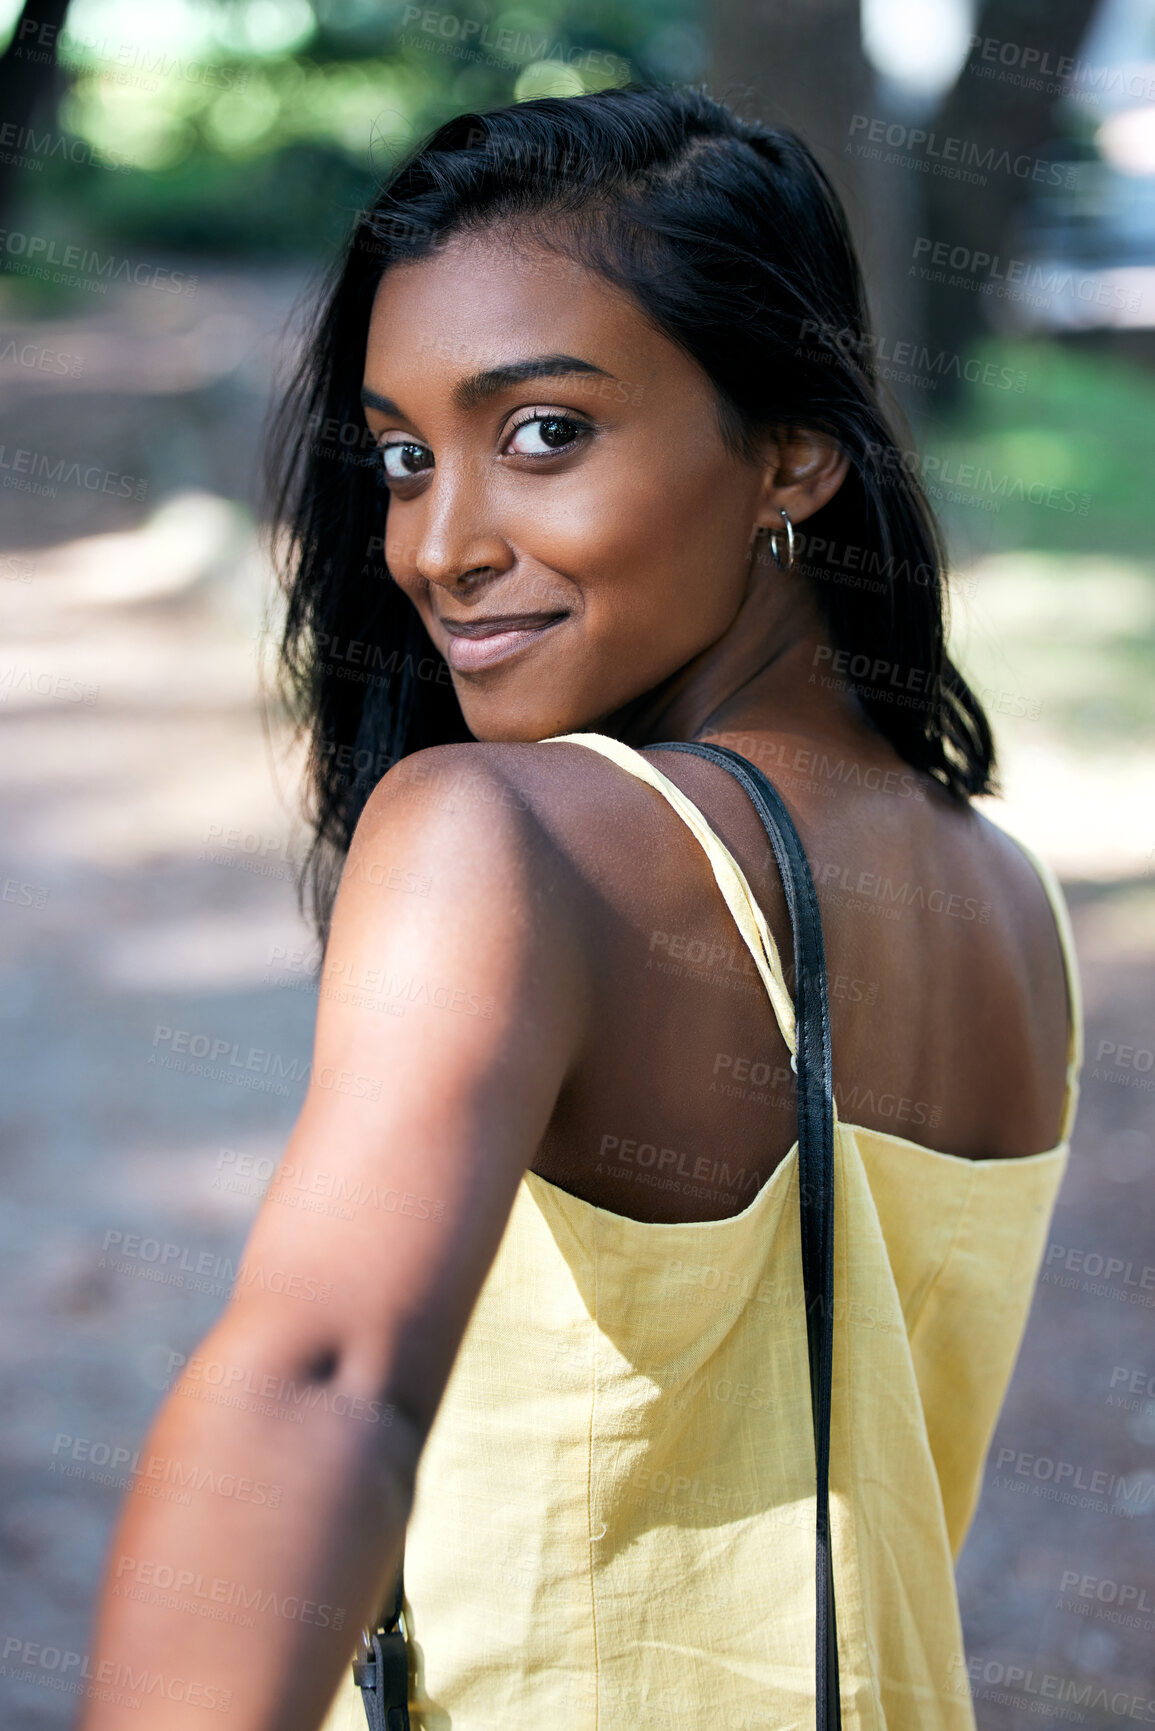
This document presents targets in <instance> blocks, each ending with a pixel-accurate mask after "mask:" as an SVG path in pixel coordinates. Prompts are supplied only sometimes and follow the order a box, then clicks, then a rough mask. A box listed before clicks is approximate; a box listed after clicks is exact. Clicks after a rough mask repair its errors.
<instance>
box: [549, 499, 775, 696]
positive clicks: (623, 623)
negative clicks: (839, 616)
mask: <svg viewBox="0 0 1155 1731" xmlns="http://www.w3.org/2000/svg"><path fill="white" fill-rule="evenodd" d="M631 472H632V473H635V474H636V473H638V470H637V469H633V470H632V471H631ZM733 495H734V488H733V483H732V482H731V483H730V485H729V486H727V485H726V479H725V478H723V477H720V476H717V475H716V474H714V473H713V472H712V471H709V470H707V471H706V472H705V473H703V474H700V475H697V476H695V477H694V478H693V479H691V481H689V482H687V481H686V480H685V478H684V477H683V476H682V475H681V473H680V471H679V473H678V474H676V475H674V476H669V477H667V476H663V475H649V476H647V477H646V484H645V485H641V486H639V485H636V484H635V485H633V486H628V485H627V486H622V487H612V488H606V489H605V490H604V491H602V492H601V493H600V494H599V495H598V496H597V497H596V498H595V500H594V501H592V502H591V501H586V500H582V501H580V503H579V502H578V501H576V500H575V501H574V508H573V511H572V514H567V517H566V519H565V520H564V521H560V522H558V523H557V524H556V525H555V531H554V534H553V536H552V537H551V539H552V541H553V543H554V545H553V547H552V549H550V550H547V549H546V548H545V547H543V549H542V552H543V554H544V555H545V557H546V558H547V560H548V562H549V563H550V564H553V565H554V566H555V568H557V569H562V570H568V571H570V572H572V573H573V574H574V576H575V577H576V578H577V580H578V582H579V583H580V585H581V588H582V591H583V600H584V605H585V611H586V616H587V627H588V630H589V632H590V633H591V635H594V636H596V637H598V638H599V640H600V650H601V652H608V653H611V654H613V655H614V656H615V657H621V656H630V655H635V654H637V653H638V651H639V648H641V649H642V650H643V651H644V652H645V654H646V658H647V662H648V661H649V660H650V659H651V657H655V656H656V657H658V658H662V659H668V656H669V655H670V654H676V653H679V652H681V651H684V652H685V658H688V657H689V656H690V655H692V654H694V653H696V652H697V651H698V650H699V649H700V648H703V647H705V645H706V644H707V643H708V642H710V641H712V639H713V638H714V637H716V636H718V635H720V634H721V632H722V631H723V630H724V629H725V627H726V626H727V625H728V624H729V622H730V620H731V619H732V618H733V616H734V614H735V612H736V611H737V609H738V606H739V604H740V602H741V599H742V595H743V593H744V590H745V582H746V571H747V566H748V559H747V558H746V557H745V552H746V543H745V541H744V539H743V528H742V525H743V520H744V519H743V515H742V504H743V501H742V500H741V499H739V498H735V497H734V496H733ZM674 665H677V663H676V662H675V663H674Z"/></svg>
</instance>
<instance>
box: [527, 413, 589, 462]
mask: <svg viewBox="0 0 1155 1731" xmlns="http://www.w3.org/2000/svg"><path fill="white" fill-rule="evenodd" d="M588 431H589V428H588V427H587V426H585V425H584V423H583V422H581V421H575V420H574V419H573V418H572V417H571V416H569V415H534V416H533V417H532V418H531V419H529V420H525V421H520V422H519V423H518V425H517V426H516V427H515V428H514V431H513V435H512V437H511V439H510V443H509V449H510V450H511V451H512V452H513V454H514V456H517V457H545V456H549V455H550V454H551V453H552V452H554V451H563V450H565V449H566V447H567V446H568V445H573V444H576V443H577V441H578V439H579V438H580V437H581V435H582V434H583V433H587V432H588ZM522 434H525V435H526V443H523V444H522V445H521V448H520V449H519V448H518V446H517V444H516V442H515V441H518V440H520V439H521V437H522ZM535 447H536V448H535Z"/></svg>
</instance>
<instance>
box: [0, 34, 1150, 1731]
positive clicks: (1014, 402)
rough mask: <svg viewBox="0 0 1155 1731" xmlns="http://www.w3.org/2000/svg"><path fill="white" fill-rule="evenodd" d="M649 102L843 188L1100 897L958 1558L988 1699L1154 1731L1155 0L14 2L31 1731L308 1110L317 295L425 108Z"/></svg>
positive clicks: (977, 658) (0, 461)
mask: <svg viewBox="0 0 1155 1731" xmlns="http://www.w3.org/2000/svg"><path fill="white" fill-rule="evenodd" d="M5 44H6V46H4V45H5ZM632 78H634V79H636V78H640V79H649V80H653V79H656V80H662V81H677V82H704V83H705V84H706V85H707V87H708V88H709V89H710V90H711V91H712V92H713V93H714V94H716V95H718V96H721V97H723V98H724V99H726V100H728V101H730V102H731V103H732V104H733V105H734V106H735V107H737V108H738V109H739V111H740V112H743V113H746V114H749V115H752V116H753V115H758V116H761V117H763V118H766V119H768V120H771V121H778V122H783V121H784V122H787V123H790V124H794V125H796V126H797V127H798V128H799V130H800V131H802V132H803V134H804V136H805V137H806V138H807V139H808V140H809V141H810V142H811V144H812V145H814V147H815V148H816V149H817V150H818V152H819V155H820V157H821V158H822V160H823V162H824V163H825V164H826V166H827V168H828V170H829V172H830V173H831V174H832V176H833V177H834V179H835V180H836V182H837V183H838V184H839V186H840V187H841V189H842V190H843V192H844V194H845V196H846V198H847V200H848V202H849V206H850V210H851V214H852V219H853V222H854V226H855V229H856V233H857V235H858V239H859V243H860V246H861V249H862V252H863V255H864V259H865V262H866V269H867V277H868V281H869V284H870V287H871V294H872V300H873V303H874V311H875V318H876V331H877V334H876V337H875V346H876V350H877V356H878V363H879V366H880V369H881V371H882V373H883V375H884V377H885V378H886V380H887V383H888V385H889V387H890V389H891V390H892V392H893V394H894V397H895V399H896V401H897V404H898V406H899V407H900V409H901V411H902V413H903V414H904V415H905V417H906V418H907V421H908V424H909V426H910V429H911V437H912V440H913V441H914V442H916V443H917V446H918V448H919V450H920V451H921V453H922V457H921V462H922V465H923V472H924V474H925V476H926V479H927V482H928V485H929V487H930V490H931V494H932V497H933V499H934V502H935V504H936V505H937V507H938V509H939V511H940V513H941V515H942V517H943V520H944V522H945V524H946V527H947V531H948V535H949V541H950V547H951V554H952V565H953V574H954V575H953V593H954V598H953V606H952V634H953V638H954V643H955V653H956V657H957V658H958V659H959V660H961V662H962V664H963V666H964V668H965V669H966V670H967V672H968V674H969V676H970V677H971V679H972V682H973V683H975V684H976V685H977V686H978V688H979V689H980V690H981V691H982V693H983V695H984V697H985V699H986V702H987V705H988V707H989V709H990V711H991V713H992V716H993V718H994V720H995V723H996V726H997V728H998V737H999V742H1000V746H1001V753H1002V760H1003V780H1004V785H1005V798H1003V799H1002V800H1000V801H997V802H992V804H991V811H992V815H993V816H995V817H996V819H997V821H999V822H1001V823H1003V824H1004V825H1005V826H1006V827H1007V828H1009V829H1011V830H1013V831H1014V832H1015V833H1017V834H1019V835H1021V836H1023V837H1024V839H1026V840H1027V841H1028V842H1029V843H1030V844H1031V845H1033V846H1034V847H1035V848H1036V849H1037V850H1039V851H1040V852H1041V853H1043V854H1044V855H1045V856H1046V857H1047V859H1048V860H1050V862H1051V863H1052V864H1053V865H1054V866H1055V867H1056V868H1057V870H1058V871H1059V873H1060V875H1061V876H1062V878H1063V880H1064V884H1065V887H1066V891H1067V894H1068V898H1069V902H1070V906H1071V909H1072V915H1073V919H1074V924H1075V930H1076V937H1077V942H1078V948H1079V954H1080V958H1081V963H1082V968H1083V980H1084V987H1085V991H1086V998H1087V1067H1086V1071H1085V1075H1084V1083H1083V1098H1082V1103H1081V1109H1080V1114H1079V1119H1078V1124H1077V1128H1076V1134H1075V1143H1074V1152H1073V1157H1072V1162H1071V1168H1070V1171H1069V1173H1068V1177H1067V1180H1066V1183H1065V1185H1064V1189H1063V1192H1062V1195H1061V1198H1060V1202H1059V1206H1058V1210H1057V1213H1056V1216H1055V1222H1054V1227H1053V1233H1052V1242H1051V1244H1050V1246H1049V1249H1048V1251H1047V1261H1046V1265H1045V1268H1044V1274H1043V1280H1042V1283H1041V1285H1040V1287H1039V1291H1038V1296H1037V1299H1036V1302H1035V1306H1034V1309H1033V1312H1032V1316H1031V1321H1030V1326H1029V1330H1028V1334H1027V1338H1026V1341H1025V1344H1024V1348H1023V1352H1022V1356H1021V1358H1020V1361H1019V1365H1018V1369H1017V1372H1016V1376H1015V1380H1014V1384H1013V1387H1012V1390H1011V1393H1010V1396H1009V1398H1008V1401H1007V1404H1006V1407H1005V1409H1004V1411H1003V1414H1002V1417H1001V1419H1000V1423H999V1430H998V1434H997V1436H996V1438H995V1444H994V1448H993V1449H992V1454H991V1461H990V1467H989V1471H988V1475H987V1480H986V1483H985V1486H984V1492H983V1499H982V1503H981V1507H980V1510H979V1513H978V1516H977V1519H976V1522H975V1525H974V1528H973V1530H972V1533H971V1536H970V1538H969V1540H968V1543H967V1546H966V1549H965V1552H964V1554H963V1558H962V1562H961V1567H960V1571H959V1580H960V1592H961V1598H962V1605H963V1612H964V1621H965V1629H966V1636H967V1646H968V1655H969V1660H970V1675H971V1678H972V1683H973V1687H974V1690H975V1702H976V1714H977V1718H978V1722H979V1725H980V1726H982V1727H991V1728H995V1727H998V1728H1002V1727H1011V1726H1015V1725H1018V1724H1019V1723H1020V1721H1021V1722H1023V1723H1027V1722H1028V1720H1029V1722H1031V1723H1036V1722H1037V1719H1038V1715H1039V1712H1040V1711H1042V1712H1043V1713H1044V1714H1046V1713H1052V1712H1058V1713H1060V1714H1061V1716H1062V1718H1063V1719H1064V1720H1065V1721H1067V1722H1073V1723H1079V1724H1087V1725H1091V1726H1095V1727H1098V1726H1106V1725H1111V1724H1115V1723H1117V1722H1121V1721H1122V1720H1123V1719H1124V1718H1127V1717H1128V1716H1130V1717H1132V1718H1140V1719H1142V1718H1144V1717H1147V1718H1150V1717H1151V1716H1152V1714H1155V1706H1152V1707H1151V1708H1150V1711H1149V1712H1147V1711H1145V1710H1144V1708H1143V1702H1144V1701H1148V1700H1149V1698H1150V1697H1152V1696H1155V1663H1153V1661H1152V1658H1151V1654H1152V1652H1153V1651H1155V1644H1153V1642H1152V1639H1151V1636H1152V1633H1153V1632H1155V1545H1153V1543H1152V1541H1153V1539H1155V1331H1153V1330H1152V1308H1153V1307H1155V1234H1153V1232H1152V1220H1153V1215H1155V1209H1153V1205H1152V1195H1153V1190H1155V1144H1153V1139H1152V1129H1153V1123H1155V1099H1153V1095H1155V1069H1153V1066H1155V1056H1153V1051H1155V1011H1153V1008H1152V1006H1153V1004H1155V992H1153V990H1152V987H1153V985H1155V733H1153V729H1152V725H1151V722H1152V711H1153V709H1155V678H1153V673H1155V555H1153V552H1152V546H1151V494H1152V485H1153V484H1152V478H1151V477H1152V472H1153V461H1152V459H1153V457H1155V0H1045V3H1043V0H714V3H713V4H712V5H708V6H707V5H703V4H700V3H699V0H615V3H614V4H613V5H612V6H611V5H610V4H608V3H603V0H582V3H581V4H578V3H577V0H524V3H522V4H520V5H519V4H516V3H515V4H513V5H511V6H509V7H507V8H504V9H503V8H502V7H501V6H499V5H498V4H496V3H495V4H493V5H487V4H486V3H485V0H455V3H454V4H453V5H452V6H449V7H445V6H422V5H417V4H407V3H403V0H163V3H161V4H156V3H151V4H149V3H146V0H71V3H69V0H29V3H28V4H26V5H24V6H23V7H21V6H20V5H18V4H12V3H11V0H0V266H2V268H3V279H2V281H0V379H2V381H3V394H2V406H0V490H2V502H3V507H4V512H3V543H2V547H0V614H2V638H0V739H2V740H3V743H4V747H5V749H4V751H3V754H2V759H0V783H2V786H3V791H4V795H5V821H4V823H3V826H2V831H0V935H2V940H3V944H2V949H3V954H2V961H0V966H2V969H3V980H2V989H0V1018H2V1020H3V1026H4V1035H5V1038H4V1054H5V1058H4V1061H5V1067H6V1079H5V1083H4V1088H3V1098H2V1110H3V1117H4V1154H3V1159H4V1197H5V1207H4V1209H3V1213H2V1225H0V1234H2V1249H3V1254H2V1256H0V1287H2V1293H0V1316H2V1317H3V1319H4V1324H5V1327H4V1331H3V1342H2V1345H0V1352H2V1354H3V1370H2V1375H3V1383H4V1386H5V1388H6V1390H7V1391H8V1393H9V1397H10V1398H9V1400H8V1402H7V1407H8V1416H7V1423H6V1426H5V1433H4V1437H3V1442H2V1444H0V1450H2V1453H0V1476H2V1486H0V1491H2V1494H0V1554H2V1555H3V1560H4V1564H5V1571H4V1584H3V1587H2V1588H0V1645H2V1649H3V1650H2V1653H0V1660H2V1663H0V1720H2V1722H3V1724H4V1725H5V1726H6V1727H10V1728H11V1731H25V1728H27V1731H41V1728H48V1727H64V1726H67V1725H70V1724H72V1723H73V1721H74V1719H75V1716H76V1713H77V1691H78V1688H79V1687H81V1685H78V1684H77V1682H76V1670H77V1663H76V1662H74V1659H75V1655H82V1654H83V1653H84V1652H85V1651H86V1644H87V1641H88V1638H89V1617H90V1614H91V1607H92V1601H93V1595H94V1591H95V1586H96V1581H97V1576H98V1571H99V1567H100V1559H101V1556H102V1552H103V1548H104V1545H105V1543H106V1541H107V1538H108V1535H109V1530H110V1526H111V1523H112V1521H113V1518H114V1516H115V1513H116V1510H117V1507H118V1505H119V1501H120V1496H121V1490H122V1487H123V1485H124V1484H125V1483H126V1476H127V1473H128V1472H129V1471H130V1470H131V1462H132V1457H133V1454H134V1452H135V1450H136V1449H137V1448H138V1446H139V1445H140V1442H141V1440H142V1438H143V1436H144V1433H145V1430H146V1428H147V1425H148V1423H149V1422H150V1420H151V1418H152V1416H153V1414H154V1412H155V1410H156V1408H157V1406H158V1404H159V1402H160V1400H161V1397H162V1394H163V1391H164V1388H165V1387H166V1385H167V1381H168V1378H169V1376H170V1374H171V1369H172V1365H173V1362H174V1359H173V1355H174V1354H182V1353H187V1352H189V1351H190V1350H191V1349H192V1347H193V1346H194V1344H195V1343H196V1342H197V1340H198V1339H199V1338H200V1337H201V1336H202V1335H203V1333H204V1331H205V1330H206V1329H207V1327H208V1326H209V1325H210V1323H211V1322H212V1321H213V1319H214V1318H215V1317H216V1315H217V1314H218V1313H219V1312H220V1310H221V1308H222V1306H223V1304H224V1301H225V1298H226V1296H227V1292H228V1286H229V1282H228V1279H227V1277H225V1276H224V1275H223V1274H222V1270H223V1269H224V1267H225V1266H226V1262H227V1259H228V1258H230V1257H235V1256H236V1254H237V1252H238V1251H239V1248H240V1245H241V1244H242V1242H243V1239H244V1236H245V1233H246V1231H247V1227H248V1224H249V1222H250V1220H251V1219H252V1216H253V1214H254V1212H255V1210H256V1208H257V1206H258V1203H259V1199H260V1195H261V1191H262V1189H263V1187H264V1182H265V1181H266V1180H267V1178H268V1176H269V1175H270V1173H271V1171H272V1168H273V1163H274V1162H275V1161H276V1159H277V1158H278V1157H279V1155H280V1152H281V1148H282V1146H283V1140H284V1137H285V1134H286V1132H287V1130H288V1128H289V1126H290V1124H291V1123H292V1120H293V1117H294V1115H295V1112H296V1108H297V1105H298V1103H299V1101H300V1098H301V1096H302V1093H303V1087H304V1083H303V1072H304V1068H305V1065H306V1064H307V1062H308V1058H309V1051H310V1040H311V1029H312V1019H313V1009H314V984H313V979H312V975H311V966H312V961H313V956H314V950H313V946H312V944H311V940H310V937H309V933H308V931H307V929H306V927H305V926H304V924H303V923H302V922H301V920H300V918H299V916H298V913H297V909H296V902H295V895H294V887H293V871H294V866H295V863H296V861H297V860H298V858H299V857H300V854H301V851H302V847H303V842H304V836H303V832H302V828H301V825H300V823H299V820H298V818H297V816H296V785H297V776H298V773H299V765H298V762H297V759H296V757H295V755H294V749H293V744H292V741H291V739H290V738H289V737H288V735H287V730H286V728H285V726H284V724H283V722H282V720H281V719H280V718H279V717H278V715H277V712H276V711H275V709H274V710H272V711H268V712H262V709H261V707H260V705H259V704H258V698H257V688H258V679H257V674H258V671H259V668H260V665H261V662H262V656H263V654H264V651H263V649H262V641H263V639H262V623H263V621H264V619H265V617H266V611H267V608H268V606H269V584H268V576H267V568H266V563H265V558H264V555H263V553H262V550H261V541H260V531H261V527H262V524H261V504H260V489H259V481H258V477H259V459H260V449H261V427H262V421H263V417H264V414H265V411H266V407H267V403H268V399H269V393H270V389H271V387H272V385H273V382H274V380H275V378H276V377H277V376H278V371H279V370H280V369H283V368H284V367H285V365H286V364H287V363H288V362H289V361H291V359H292V355H293V352H294V343H295V337H294V331H295V329H296V328H297V327H296V324H295V319H296V317H297V310H299V307H300V305H301V302H302V297H303V296H307V295H308V293H309V290H310V286H311V285H312V284H313V283H315V281H316V278H317V274H318V272H319V270H320V269H321V268H323V266H324V265H325V263H326V261H327V260H328V258H329V257H330V255H331V252H332V249H333V248H334V247H335V246H336V244H337V243H338V242H339V241H340V240H341V238H342V236H343V235H344V234H345V233H346V231H347V229H348V227H349V225H350V222H351V220H352V217H353V214H354V213H355V211H356V210H357V208H358V206H359V205H360V203H361V202H362V201H363V200H364V199H366V198H367V196H368V195H369V193H370V191H371V189H372V187H373V185H374V184H375V181H376V180H377V179H378V178H379V176H380V175H381V174H382V173H383V172H386V171H387V170H388V168H389V166H390V165H391V163H392V162H393V161H395V160H396V158H397V156H398V154H399V153H402V152H404V151H405V150H406V149H407V148H408V147H409V145H410V144H411V143H412V142H414V141H415V140H416V139H418V138H419V137H420V136H421V135H422V134H424V133H425V132H427V131H428V130H429V129H430V128H431V127H433V126H434V125H435V124H437V123H439V122H440V121H442V120H443V119H445V118H447V117H448V116H450V115H452V114H455V113H458V112H460V111H461V110H463V109H465V108H486V107H494V106H499V105H501V104H504V103H507V102H510V101H517V100H525V99H528V98H532V97H535V96H539V95H546V94H550V95H566V94H574V93H577V92H580V91H583V90H595V89H600V88H603V87H604V86H606V85H610V84H621V83H625V82H626V81H628V80H629V79H632ZM203 1053H209V1054H210V1055H212V1056H213V1057H214V1058H215V1061H214V1062H211V1063H208V1064H202V1065H201V1066H200V1072H201V1073H198V1070H197V1065H196V1062H195V1059H196V1056H197V1055H198V1054H203ZM181 1054H190V1055H189V1056H182V1055H181ZM1072 1487H1074V1488H1072ZM1084 1493H1085V1494H1084ZM70 1655H71V1656H73V1657H70ZM1047 1679H1050V1681H1046V1680H1047ZM1055 1679H1058V1681H1057V1682H1056V1681H1055ZM1136 1701H1138V1702H1139V1703H1140V1704H1139V1706H1138V1707H1135V1705H1134V1703H1135V1702H1136ZM1060 1703H1061V1704H1062V1705H1060Z"/></svg>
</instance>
